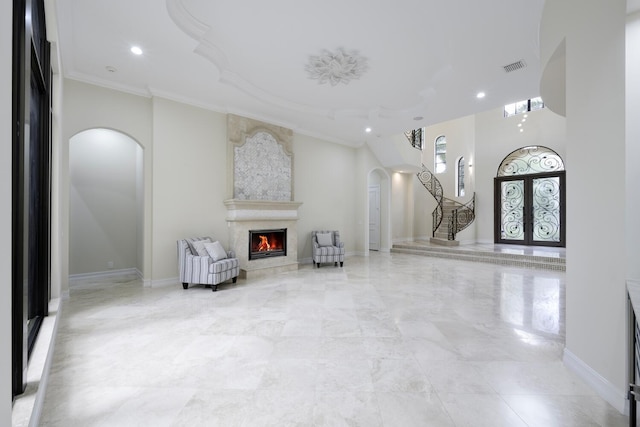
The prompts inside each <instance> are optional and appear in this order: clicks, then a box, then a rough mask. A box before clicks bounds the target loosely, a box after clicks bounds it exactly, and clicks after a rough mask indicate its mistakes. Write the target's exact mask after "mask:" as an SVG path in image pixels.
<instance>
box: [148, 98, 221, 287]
mask: <svg viewBox="0 0 640 427" xmlns="http://www.w3.org/2000/svg"><path fill="white" fill-rule="evenodd" d="M226 165H227V131H226V116H225V115H223V114H220V113H215V112H212V111H207V110H204V109H201V108H197V107H190V106H187V105H185V104H181V103H178V102H174V101H170V100H167V99H163V98H157V97H156V98H154V99H153V198H152V200H153V232H152V236H153V242H152V251H153V252H152V253H153V274H152V280H153V282H158V281H162V280H165V279H170V278H176V277H177V276H178V261H177V249H176V242H177V240H179V239H184V238H186V237H196V236H211V237H212V238H213V239H215V240H220V242H221V243H222V244H223V246H225V247H228V244H229V231H228V229H227V223H226V221H225V218H226V214H227V209H226V207H225V205H224V200H225V197H226V188H227V187H226V184H227V182H226V179H227V173H226Z"/></svg>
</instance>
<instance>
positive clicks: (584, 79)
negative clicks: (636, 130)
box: [541, 0, 637, 410]
mask: <svg viewBox="0 0 640 427" xmlns="http://www.w3.org/2000/svg"><path fill="white" fill-rule="evenodd" d="M625 10H626V1H625V0H606V1H605V0H600V1H589V2H584V1H582V0H566V1H564V2H547V3H546V4H545V9H544V11H543V19H542V22H541V57H542V59H543V61H547V60H548V59H549V58H550V57H551V55H552V54H553V52H554V51H555V50H556V47H557V46H558V45H560V44H561V43H562V41H563V40H566V100H567V102H566V111H567V119H566V123H567V144H566V163H567V169H568V170H567V273H566V350H565V362H566V363H567V364H568V365H569V366H571V367H572V368H574V369H575V370H576V371H577V372H579V373H580V374H581V375H582V376H583V377H584V378H585V379H587V380H588V381H590V382H591V383H592V385H594V387H595V388H596V390H597V391H598V392H599V394H600V395H602V396H603V397H604V398H605V399H607V400H608V401H609V402H610V403H611V404H613V405H614V406H615V407H616V408H618V409H619V410H623V409H624V405H625V402H626V399H625V397H626V396H625V390H626V385H625V383H626V381H625V370H626V357H625V349H626V344H625V333H626V328H625V303H626V296H625V294H626V290H625V277H626V271H627V266H626V257H625V256H624V254H623V253H621V252H622V251H623V250H624V248H625V247H626V245H625V243H626V240H625V239H626V238H625V235H626V232H627V230H625V220H624V218H625V211H626V208H625V206H626V200H625V196H626V193H625V177H626V174H625V57H624V55H625V19H626V13H625ZM576 11H579V13H576ZM594 28H597V29H598V30H597V31H594ZM594 58H597V60H594ZM543 63H544V62H543ZM634 96H636V94H634ZM603 149H605V150H606V151H605V152H603ZM598 153H600V154H598ZM629 184H633V185H637V183H635V182H634V183H629ZM603 209H606V213H605V212H603ZM635 216H637V215H635ZM603 217H605V218H611V220H608V221H607V222H606V224H602V222H603ZM634 220H635V218H634ZM599 228H603V229H604V230H606V232H597V230H598V229H599ZM615 248H619V250H615Z"/></svg>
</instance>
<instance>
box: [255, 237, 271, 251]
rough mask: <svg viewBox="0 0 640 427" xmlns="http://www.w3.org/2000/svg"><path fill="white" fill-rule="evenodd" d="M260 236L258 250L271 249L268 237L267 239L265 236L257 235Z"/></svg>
mask: <svg viewBox="0 0 640 427" xmlns="http://www.w3.org/2000/svg"><path fill="white" fill-rule="evenodd" d="M259 237H260V244H259V245H258V251H259V252H262V251H268V250H269V249H271V245H270V244H269V239H267V236H259Z"/></svg>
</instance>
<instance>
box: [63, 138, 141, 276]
mask: <svg viewBox="0 0 640 427" xmlns="http://www.w3.org/2000/svg"><path fill="white" fill-rule="evenodd" d="M143 187H144V179H143V150H142V148H141V147H140V145H139V144H138V143H137V141H135V140H134V139H133V138H131V137H130V136H128V135H126V134H124V133H122V132H118V131H114V130H111V129H104V128H97V129H89V130H86V131H83V132H79V133H77V134H76V135H74V136H73V137H71V138H70V140H69V276H70V278H71V279H74V278H82V277H85V276H92V275H96V274H100V275H103V274H106V273H108V274H132V273H133V274H135V273H137V274H138V275H141V273H142V271H143V230H144V227H143V222H144V219H143V218H144V215H143V210H144V209H143V206H144V189H143Z"/></svg>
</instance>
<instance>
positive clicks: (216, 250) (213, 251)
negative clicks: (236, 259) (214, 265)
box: [204, 240, 227, 261]
mask: <svg viewBox="0 0 640 427" xmlns="http://www.w3.org/2000/svg"><path fill="white" fill-rule="evenodd" d="M204 248H205V249H206V250H207V252H208V253H209V256H210V257H211V258H213V260H214V261H220V260H221V259H225V258H227V251H225V250H224V248H223V247H222V245H221V244H220V242H218V241H217V240H216V241H215V242H213V243H205V244H204Z"/></svg>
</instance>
